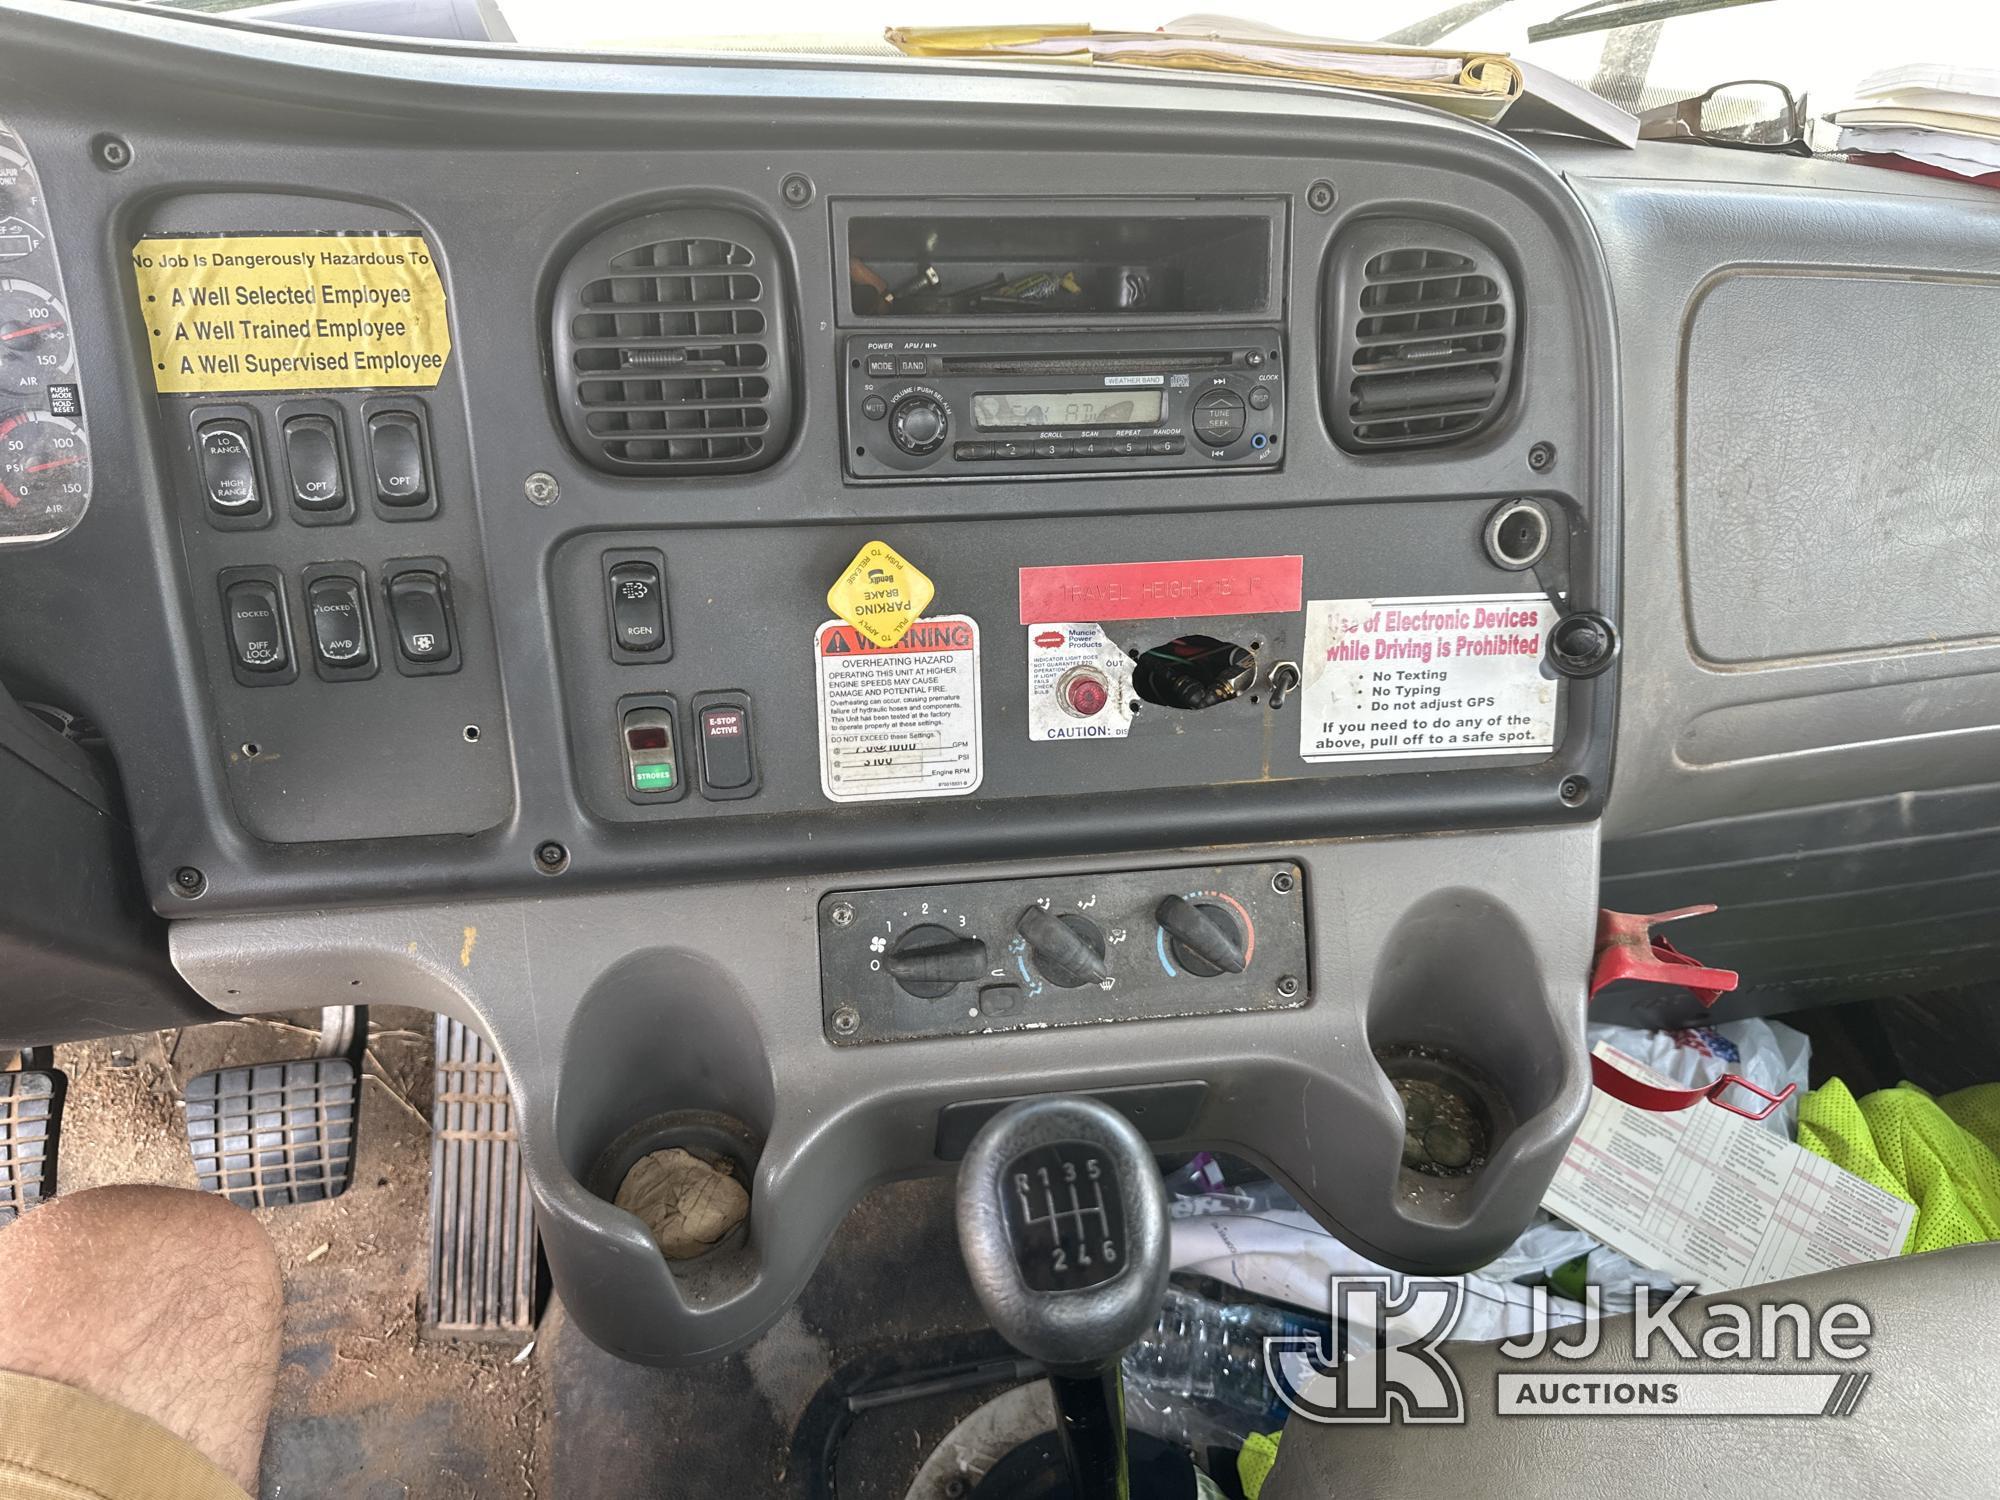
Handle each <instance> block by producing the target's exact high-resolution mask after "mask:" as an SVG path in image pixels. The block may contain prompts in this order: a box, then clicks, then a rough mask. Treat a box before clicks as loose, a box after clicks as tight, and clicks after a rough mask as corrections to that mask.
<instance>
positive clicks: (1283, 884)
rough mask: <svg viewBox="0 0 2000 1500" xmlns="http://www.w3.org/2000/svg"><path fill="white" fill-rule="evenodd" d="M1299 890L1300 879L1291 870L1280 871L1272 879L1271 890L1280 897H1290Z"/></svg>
mask: <svg viewBox="0 0 2000 1500" xmlns="http://www.w3.org/2000/svg"><path fill="white" fill-rule="evenodd" d="M1298 888H1299V877H1298V876H1296V875H1294V874H1293V873H1292V872H1291V871H1290V870H1280V871H1278V873H1277V874H1275V875H1273V876H1272V877H1271V889H1272V890H1274V891H1276V892H1277V893H1278V894H1279V895H1280V896H1289V895H1291V893H1292V892H1293V891H1295V890H1297V889H1298Z"/></svg>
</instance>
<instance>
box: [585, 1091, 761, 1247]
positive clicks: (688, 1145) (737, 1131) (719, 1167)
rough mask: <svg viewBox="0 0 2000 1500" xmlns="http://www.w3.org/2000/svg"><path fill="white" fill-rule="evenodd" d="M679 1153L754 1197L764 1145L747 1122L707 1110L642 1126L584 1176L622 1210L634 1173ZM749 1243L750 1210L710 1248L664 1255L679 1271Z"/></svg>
mask: <svg viewBox="0 0 2000 1500" xmlns="http://www.w3.org/2000/svg"><path fill="white" fill-rule="evenodd" d="M676 1148H678V1149H679V1150H682V1151H685V1152H687V1153H688V1154H689V1155H690V1156H693V1157H695V1158H696V1159H697V1160H699V1161H702V1162H704V1163H706V1164H707V1165H708V1166H709V1167H711V1168H713V1169H715V1170H716V1171H718V1172H721V1173H723V1174H724V1175H726V1176H728V1177H732V1178H734V1179H735V1181H736V1183H737V1185H738V1186H740V1187H741V1188H742V1189H743V1191H744V1193H745V1194H746V1195H747V1194H749V1193H751V1192H753V1191H754V1185H755V1183H756V1173H757V1158H758V1156H759V1155H761V1154H762V1152H763V1149H764V1143H763V1142H762V1141H761V1140H759V1139H757V1137H756V1136H755V1135H754V1134H752V1132H751V1130H750V1127H749V1126H747V1125H745V1124H744V1123H743V1122H742V1121H741V1120H738V1119H736V1118H734V1117H733V1116H730V1115H724V1114H717V1113H716V1112H714V1111H713V1110H702V1109H680V1110H669V1111H667V1112H665V1113H663V1114H657V1115H653V1116H651V1117H650V1118H648V1119H644V1120H641V1121H639V1122H638V1124H636V1125H634V1126H632V1127H631V1128H630V1129H629V1130H627V1131H626V1132H625V1133H624V1134H623V1135H621V1136H619V1137H618V1138H617V1139H616V1140H614V1141H612V1142H611V1144H610V1145H608V1146H606V1147H605V1148H604V1151H603V1152H602V1154H600V1155H599V1156H598V1158H597V1160H596V1161H595V1162H594V1163H592V1165H591V1167H590V1170H589V1171H588V1172H586V1173H585V1174H584V1178H583V1185H584V1186H585V1187H587V1188H589V1189H590V1191H591V1192H593V1193H595V1194H596V1195H597V1196H598V1197H600V1198H602V1199H603V1200H604V1201H605V1202H606V1203H612V1204H616V1203H617V1202H618V1197H619V1190H620V1189H621V1188H623V1187H624V1185H625V1180H626V1178H627V1177H629V1176H630V1175H631V1172H632V1169H633V1168H634V1167H636V1166H637V1165H638V1164H639V1163H640V1162H642V1161H644V1160H645V1159H646V1158H647V1157H649V1156H651V1155H652V1154H653V1153H654V1152H656V1151H671V1150H674V1149H676ZM648 1227H649V1228H650V1227H651V1226H650V1225H649V1226H648ZM749 1239H750V1215H749V1212H748V1210H747V1209H746V1210H745V1212H744V1214H743V1216H742V1218H741V1219H740V1220H738V1222H737V1223H736V1225H735V1227H734V1228H732V1229H730V1230H728V1231H727V1232H726V1233H724V1234H723V1235H721V1236H720V1237H719V1238H717V1239H715V1240H714V1241H712V1242H710V1243H708V1244H707V1245H706V1246H705V1248H702V1249H699V1250H695V1251H693V1252H692V1253H687V1254H672V1253H668V1252H667V1251H665V1249H664V1247H663V1249H662V1253H663V1254H667V1258H668V1260H669V1261H670V1262H671V1263H672V1265H673V1267H674V1268H675V1270H677V1271H678V1270H680V1269H682V1268H684V1267H689V1266H692V1265H693V1264H695V1263H696V1262H698V1261H704V1260H708V1259H710V1258H711V1257H715V1256H721V1255H725V1254H727V1253H728V1252H729V1251H732V1250H740V1249H742V1248H743V1246H744V1245H746V1244H748V1243H749Z"/></svg>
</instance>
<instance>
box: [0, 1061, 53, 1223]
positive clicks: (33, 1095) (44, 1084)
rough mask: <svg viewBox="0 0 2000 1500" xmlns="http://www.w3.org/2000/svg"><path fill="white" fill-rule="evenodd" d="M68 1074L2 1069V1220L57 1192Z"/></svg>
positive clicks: (0, 1148) (40, 1069)
mask: <svg viewBox="0 0 2000 1500" xmlns="http://www.w3.org/2000/svg"><path fill="white" fill-rule="evenodd" d="M68 1089H69V1078H68V1076H67V1075H66V1074H63V1073H59V1072H57V1071H56V1070H55V1069H54V1068H23V1069H22V1070H21V1071H19V1072H18V1073H0V1224H7V1223H11V1222H12V1221H13V1220H15V1219H17V1218H19V1217H20V1216H21V1215H22V1214H24V1213H26V1212H27V1211H28V1210H29V1209H31V1208H33V1207H34V1206H35V1205H36V1204H37V1203H42V1202H46V1201H47V1200H48V1199H50V1198H53V1197H54V1196H55V1195H56V1148H57V1147H58V1146H59V1145H60V1144H61V1141H62V1109H63V1096H64V1095H65V1093H67V1091H68Z"/></svg>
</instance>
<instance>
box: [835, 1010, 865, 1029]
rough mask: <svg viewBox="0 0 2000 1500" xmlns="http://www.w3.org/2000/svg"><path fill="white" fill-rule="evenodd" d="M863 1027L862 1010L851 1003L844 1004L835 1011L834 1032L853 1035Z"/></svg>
mask: <svg viewBox="0 0 2000 1500" xmlns="http://www.w3.org/2000/svg"><path fill="white" fill-rule="evenodd" d="M860 1029H861V1012H860V1011H858V1010H856V1009H855V1008H854V1007H853V1006H851V1005H843V1006H841V1007H840V1009H838V1010H836V1011H835V1012H834V1013H833V1034H834V1035H835V1036H853V1035H854V1034H855V1032H857V1031H859V1030H860Z"/></svg>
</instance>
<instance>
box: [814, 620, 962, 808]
mask: <svg viewBox="0 0 2000 1500" xmlns="http://www.w3.org/2000/svg"><path fill="white" fill-rule="evenodd" d="M813 656H814V658H815V660H816V661H817V663H818V669H819V785H820V790H821V791H823V792H824V793H826V795H827V797H828V798H829V799H831V800H832V801H835V802H889V801H894V800H896V799H897V798H902V797H952V796H958V795H960V794H962V793H965V792H970V791H973V790H975V789H976V788H977V787H978V785H979V783H980V781H981V780H982V779H983V777H984V775H985V761H984V759H983V756H982V751H981V746H980V719H979V624H978V622H977V621H976V620H973V619H972V618H971V617H969V616H967V615H941V616H939V617H938V618H936V619H925V620H918V621H917V622H916V623H915V624H913V625H912V626H910V628H909V630H908V632H907V633H906V634H904V635H903V636H902V638H901V639H900V640H898V641H897V642H896V644H895V645H893V646H878V645H876V644H875V642H873V641H872V640H870V639H869V638H868V637H867V636H865V635H863V634H862V633H861V632H860V631H859V630H857V629H855V627H854V626H852V625H850V624H848V623H847V622H846V621H844V620H828V621H827V622H826V623H825V624H824V625H822V626H820V627H819V629H818V630H816V631H815V632H813Z"/></svg>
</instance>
